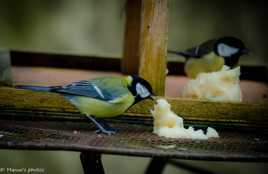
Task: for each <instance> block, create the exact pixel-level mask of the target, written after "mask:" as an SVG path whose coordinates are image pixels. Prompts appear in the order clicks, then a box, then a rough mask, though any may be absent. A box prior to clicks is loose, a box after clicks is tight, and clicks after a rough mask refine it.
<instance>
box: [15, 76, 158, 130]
mask: <svg viewBox="0 0 268 174" xmlns="http://www.w3.org/2000/svg"><path fill="white" fill-rule="evenodd" d="M17 88H20V89H29V90H35V91H47V92H55V93H60V94H62V95H63V96H64V97H65V98H66V99H67V100H69V101H70V102H71V103H72V104H73V105H74V106H76V107H77V108H78V110H79V111H80V112H81V113H82V114H85V115H86V116H87V117H88V118H89V119H90V120H91V121H92V122H94V124H95V125H96V126H97V127H98V128H99V131H100V132H102V133H106V134H113V133H115V130H114V129H112V128H111V127H109V126H108V125H106V124H103V123H101V122H99V121H97V119H96V118H109V117H115V116H118V115H121V114H123V113H124V112H125V111H126V110H127V109H128V108H130V107H131V106H132V105H134V104H135V103H138V102H139V101H142V100H144V99H147V98H151V99H152V96H153V92H152V87H151V85H150V84H149V83H148V82H147V81H146V80H144V79H142V78H141V77H138V76H135V75H132V76H127V77H100V78H95V79H91V80H82V81H78V82H74V83H71V84H68V85H64V86H51V87H44V86H17Z"/></svg>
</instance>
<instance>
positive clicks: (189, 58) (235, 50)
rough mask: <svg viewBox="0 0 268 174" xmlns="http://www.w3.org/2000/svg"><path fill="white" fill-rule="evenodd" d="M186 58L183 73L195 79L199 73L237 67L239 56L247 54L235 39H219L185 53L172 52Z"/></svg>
mask: <svg viewBox="0 0 268 174" xmlns="http://www.w3.org/2000/svg"><path fill="white" fill-rule="evenodd" d="M168 52H169V53H173V54H177V55H180V56H183V57H185V58H186V63H185V66H184V70H185V73H186V75H187V76H188V77H190V78H196V76H197V75H198V74H199V73H201V72H214V71H219V70H221V69H222V67H223V65H227V66H229V67H230V68H233V67H235V66H237V65H238V62H239V58H240V56H242V55H244V54H248V52H249V50H248V49H247V48H246V47H245V45H244V43H243V42H242V41H241V40H240V39H238V38H235V37H221V38H218V39H212V40H208V41H206V42H204V43H202V44H200V45H197V46H195V47H193V48H190V49H187V50H185V51H172V50H168Z"/></svg>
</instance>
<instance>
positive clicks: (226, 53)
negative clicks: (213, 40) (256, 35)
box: [218, 43, 239, 57]
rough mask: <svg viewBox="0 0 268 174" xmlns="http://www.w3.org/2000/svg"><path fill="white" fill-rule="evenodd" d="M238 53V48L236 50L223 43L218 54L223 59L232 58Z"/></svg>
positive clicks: (219, 46)
mask: <svg viewBox="0 0 268 174" xmlns="http://www.w3.org/2000/svg"><path fill="white" fill-rule="evenodd" d="M238 51H239V49H238V48H234V47H231V46H228V45H226V44H223V43H221V44H219V45H218V53H219V55H220V56H223V57H230V56H232V55H233V54H236V53H237V52H238Z"/></svg>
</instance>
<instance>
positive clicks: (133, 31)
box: [121, 0, 141, 74]
mask: <svg viewBox="0 0 268 174" xmlns="http://www.w3.org/2000/svg"><path fill="white" fill-rule="evenodd" d="M125 9H126V22H125V36H124V54H123V59H122V61H121V71H122V72H123V73H126V74H138V72H139V65H140V61H139V59H140V55H139V49H140V45H139V44H140V43H139V42H140V30H141V0H127V2H126V5H125Z"/></svg>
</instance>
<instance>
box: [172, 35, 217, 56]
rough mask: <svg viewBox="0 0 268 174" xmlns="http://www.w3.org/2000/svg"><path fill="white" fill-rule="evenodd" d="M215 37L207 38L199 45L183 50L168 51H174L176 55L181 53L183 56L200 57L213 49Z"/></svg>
mask: <svg viewBox="0 0 268 174" xmlns="http://www.w3.org/2000/svg"><path fill="white" fill-rule="evenodd" d="M215 41H216V39H211V40H208V41H206V42H204V43H202V44H200V45H197V46H195V47H193V48H189V49H187V50H185V51H178V52H176V51H169V52H170V53H175V54H178V55H181V56H183V57H186V58H189V57H192V58H200V57H202V56H204V55H206V54H208V53H209V52H210V51H212V49H213V45H214V43H215Z"/></svg>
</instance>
